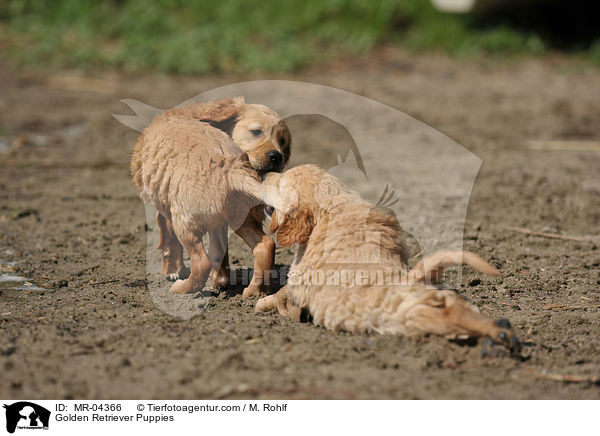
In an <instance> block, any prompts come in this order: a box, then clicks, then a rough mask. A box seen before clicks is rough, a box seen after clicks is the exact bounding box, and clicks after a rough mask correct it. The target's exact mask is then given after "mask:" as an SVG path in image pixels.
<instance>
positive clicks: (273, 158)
mask: <svg viewBox="0 0 600 436" xmlns="http://www.w3.org/2000/svg"><path fill="white" fill-rule="evenodd" d="M267 157H268V158H269V161H270V162H271V164H272V165H273V168H277V167H279V166H280V165H281V162H283V155H282V154H281V153H279V152H278V151H276V150H271V151H270V152H268V153H267Z"/></svg>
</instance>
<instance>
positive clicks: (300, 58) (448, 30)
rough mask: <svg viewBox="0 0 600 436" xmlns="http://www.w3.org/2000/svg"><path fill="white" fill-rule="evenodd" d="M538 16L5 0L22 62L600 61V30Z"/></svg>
mask: <svg viewBox="0 0 600 436" xmlns="http://www.w3.org/2000/svg"><path fill="white" fill-rule="evenodd" d="M532 15H533V16H534V17H536V16H537V15H535V11H534V12H533V14H532ZM537 24H539V17H538V22H537ZM537 24H536V22H535V19H534V25H533V26H530V25H529V24H528V23H527V21H526V20H525V22H524V23H521V22H519V20H515V19H514V17H510V16H502V15H498V16H495V17H493V18H490V17H483V18H482V17H479V16H461V15H449V14H442V13H439V12H437V11H435V10H434V9H433V8H432V7H431V5H430V2H429V0H381V1H375V0H362V1H359V0H330V1H322V0H303V1H296V0H279V1H273V2H266V1H261V2H259V1H256V0H251V1H243V0H221V1H209V0H188V1H184V0H156V1H147V0H146V1H144V0H107V1H94V0H8V1H7V0H0V46H1V47H2V48H3V51H4V52H6V53H7V54H8V56H9V57H10V58H12V59H14V60H16V61H17V63H18V64H20V65H37V66H39V65H43V66H49V67H57V68H64V67H67V68H69V67H73V68H90V69H92V68H106V67H108V68H118V69H122V70H126V71H132V72H139V71H159V72H168V73H181V74H197V73H210V72H247V71H294V70H297V69H299V68H302V67H305V66H308V65H313V64H316V63H322V62H327V61H330V60H332V59H334V58H336V57H339V56H344V55H360V54H364V53H367V52H368V51H369V50H371V49H373V48H374V47H376V46H378V45H381V44H395V45H399V46H402V47H405V48H409V49H412V50H419V51H421V50H440V51H444V52H447V53H450V54H452V55H459V56H474V55H480V54H492V55H512V54H540V53H545V52H547V51H549V50H554V49H567V50H569V51H572V52H575V53H579V54H583V55H584V56H587V57H591V58H593V59H596V60H598V61H599V62H598V63H599V64H600V42H599V41H600V39H597V38H596V37H595V36H593V35H592V37H590V36H588V35H584V37H583V38H581V39H580V40H576V41H570V42H568V43H567V44H566V45H564V44H563V39H561V37H560V36H559V37H558V39H556V38H554V35H553V34H552V32H550V34H549V35H548V34H547V33H548V32H546V30H547V29H544V28H542V29H540V28H539V27H540V26H538V25H537ZM563 45H564V46H563Z"/></svg>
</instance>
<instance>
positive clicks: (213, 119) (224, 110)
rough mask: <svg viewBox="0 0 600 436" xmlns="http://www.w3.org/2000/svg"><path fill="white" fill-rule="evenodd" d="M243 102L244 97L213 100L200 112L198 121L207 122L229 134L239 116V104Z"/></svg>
mask: <svg viewBox="0 0 600 436" xmlns="http://www.w3.org/2000/svg"><path fill="white" fill-rule="evenodd" d="M243 104H244V97H235V98H227V99H225V100H218V101H215V102H213V103H212V104H211V105H210V106H209V107H208V108H207V109H206V110H205V111H204V113H202V114H201V118H200V121H202V122H204V123H208V124H210V125H211V126H213V127H215V128H217V129H219V130H222V131H223V132H225V133H227V134H228V135H229V136H231V134H232V132H233V129H234V127H235V125H236V124H237V122H238V119H239V118H240V116H241V106H242V105H243Z"/></svg>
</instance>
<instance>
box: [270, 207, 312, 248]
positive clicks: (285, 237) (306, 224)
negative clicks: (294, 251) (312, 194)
mask: <svg viewBox="0 0 600 436" xmlns="http://www.w3.org/2000/svg"><path fill="white" fill-rule="evenodd" d="M314 226H315V219H314V216H313V214H312V212H311V211H310V210H308V209H306V208H301V209H300V210H298V211H297V212H296V213H295V214H294V215H293V216H292V215H286V216H285V219H284V220H283V222H282V223H281V224H280V225H279V230H278V231H277V242H279V244H280V245H283V246H287V245H292V244H294V243H295V242H299V243H301V244H306V243H307V242H308V238H310V234H311V233H312V230H313V228H314ZM270 227H271V226H269V229H270Z"/></svg>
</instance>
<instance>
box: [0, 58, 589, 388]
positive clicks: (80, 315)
mask: <svg viewBox="0 0 600 436" xmlns="http://www.w3.org/2000/svg"><path fill="white" fill-rule="evenodd" d="M254 78H258V77H254ZM261 78H262V77H261ZM285 78H286V79H290V80H302V81H306V82H314V83H319V84H326V85H329V86H334V87H337V88H342V89H345V90H348V91H351V92H355V93H357V94H360V95H364V96H367V97H370V98H372V99H376V100H379V101H381V102H383V103H385V104H387V105H390V106H391V107H394V108H396V109H398V110H400V111H403V112H406V113H408V114H410V115H412V116H414V117H415V118H417V119H419V120H421V121H423V122H425V123H427V124H429V125H430V126H432V127H434V128H435V129H437V130H438V131H440V132H443V133H444V134H446V135H448V136H449V137H451V138H453V139H454V140H455V141H457V142H458V143H460V144H462V145H463V146H464V147H466V148H467V149H468V150H470V151H471V152H473V153H475V154H476V155H477V156H479V157H480V158H481V159H483V165H482V167H481V170H480V172H479V174H478V176H477V179H476V183H475V185H474V187H473V193H472V196H471V198H470V202H469V204H468V211H467V219H466V224H465V229H464V245H465V247H466V248H468V249H471V250H473V251H476V252H478V253H480V254H482V256H484V257H486V258H487V259H490V260H491V261H492V263H494V264H495V265H496V266H498V267H499V268H500V269H501V271H502V273H503V278H501V279H491V278H485V277H482V276H481V275H479V274H476V273H475V272H473V271H469V270H464V273H463V276H462V277H461V279H460V282H458V283H457V284H456V287H457V289H458V291H459V292H460V293H461V295H463V296H464V297H465V298H466V299H467V300H469V301H471V302H472V303H474V304H476V305H477V306H479V307H480V308H481V310H482V311H483V312H484V313H486V314H488V315H489V316H491V317H494V318H500V317H507V318H509V319H510V320H511V321H512V322H513V324H514V325H515V326H516V329H517V331H518V334H519V335H520V337H521V338H522V339H523V340H524V341H525V343H526V347H525V349H524V351H523V357H524V359H523V360H522V361H519V360H516V359H511V358H496V359H492V358H486V359H482V358H481V357H480V349H481V348H480V346H478V345H472V344H471V345H465V344H458V343H454V342H449V341H446V340H444V339H442V338H437V337H430V338H420V339H410V338H403V337H392V336H377V335H362V336H361V335H351V334H344V333H333V332H329V331H325V330H323V329H321V328H317V327H315V326H313V325H311V324H295V323H293V322H291V321H288V320H285V319H281V318H279V317H278V316H277V315H274V314H260V315H257V314H255V313H254V310H253V307H254V303H255V301H256V300H255V299H249V300H242V299H241V297H240V296H239V295H238V296H236V295H230V294H222V295H219V296H215V297H213V298H210V300H209V301H208V304H207V306H206V307H205V309H204V310H202V311H201V312H200V314H199V315H197V316H194V317H192V318H190V319H187V320H186V319H182V318H180V317H173V316H171V315H168V314H167V313H165V312H164V311H162V310H161V309H159V308H158V307H157V306H156V304H155V302H154V300H153V299H152V296H151V292H150V291H149V287H150V283H156V284H158V286H162V287H163V289H164V292H168V283H167V282H164V281H163V282H160V279H159V278H155V277H154V276H152V275H150V277H147V275H146V271H147V268H146V257H147V256H146V253H147V250H146V248H147V241H146V231H145V229H146V219H145V214H144V207H143V205H142V203H141V201H140V200H139V198H138V197H137V195H136V192H135V189H134V187H133V185H132V183H131V181H130V177H129V174H128V162H129V155H130V153H131V150H132V147H133V144H134V142H135V138H136V135H137V134H136V132H134V131H133V130H131V129H128V128H126V127H124V126H123V125H121V124H119V123H118V122H116V121H115V120H114V119H113V118H112V116H111V114H112V113H127V112H128V111H127V109H126V108H125V107H124V106H123V105H122V104H121V103H119V100H120V99H122V98H135V99H139V100H141V101H144V102H147V103H149V104H151V105H153V106H156V107H161V108H167V107H171V106H173V105H176V104H179V103H180V102H182V101H184V100H186V99H188V98H190V97H193V96H195V95H197V94H199V93H201V92H203V91H206V90H209V89H211V88H214V87H216V86H220V85H225V84H227V83H232V82H238V81H242V80H248V77H209V78H181V77H155V76H139V77H132V76H119V75H113V74H103V75H100V74H99V75H94V76H81V75H78V74H75V73H69V72H66V73H63V74H49V75H40V74H25V73H15V72H14V71H12V70H11V69H10V68H9V67H8V66H6V65H3V66H1V67H0V259H1V260H2V262H3V263H2V264H1V265H0V268H1V270H0V273H2V274H3V277H7V276H8V275H13V276H14V275H16V276H19V277H24V278H27V279H29V280H30V282H31V283H32V285H27V284H24V283H23V282H21V283H19V286H20V287H21V289H20V290H15V289H12V288H14V287H15V283H8V282H4V283H0V330H1V332H2V334H1V335H0V371H1V373H2V383H0V397H3V398H29V399H36V398H245V397H254V398H342V399H345V398H397V399H417V398H419V399H425V398H429V399H432V398H433V399H442V398H447V399H467V398H468V399H479V398H481V399H499V398H504V399H509V398H514V399H526V398H529V399H542V398H561V399H571V398H572V399H575V398H577V399H599V398H600V386H598V384H594V383H593V382H590V381H585V379H586V378H589V377H592V376H600V323H599V322H598V319H599V314H600V295H599V292H598V289H599V285H600V273H599V271H600V249H599V248H598V246H599V245H600V240H599V239H598V235H599V230H600V178H599V174H600V172H599V171H600V152H599V151H598V149H596V151H593V150H592V151H582V150H559V151H549V150H533V149H531V147H530V145H531V143H530V142H528V141H530V140H569V141H574V140H581V141H598V140H600V99H598V90H599V89H600V72H599V71H598V70H593V69H590V70H586V69H578V68H574V67H572V66H570V65H569V64H567V63H565V62H563V61H561V60H556V59H545V60H536V61H526V62H522V63H513V64H501V65H496V64H487V63H485V64H482V63H475V62H457V61H451V60H448V59H445V58H442V57H435V56H432V57H422V58H413V57H410V56H407V55H405V54H402V53H396V52H391V51H384V52H382V53H381V54H379V55H378V56H375V57H373V58H372V59H370V60H369V62H365V63H351V64H349V63H343V64H340V65H334V66H332V67H330V68H328V69H327V70H314V71H309V72H306V73H304V74H302V75H301V76H290V77H285ZM290 127H291V130H292V134H293V136H294V144H295V149H294V152H293V153H294V162H295V163H298V162H303V161H304V162H306V161H320V160H319V159H322V154H323V153H325V152H324V150H326V149H327V144H331V143H337V142H340V141H341V142H343V141H348V140H349V138H348V133H347V132H346V131H345V130H344V129H343V128H341V127H340V126H339V125H337V124H335V123H333V122H331V121H328V120H326V119H324V118H319V117H309V116H304V117H295V118H293V119H291V120H290ZM324 141H325V142H326V143H327V144H325V145H324V143H323V142H324ZM586 144H589V143H586ZM586 146H588V145H586ZM384 157H385V154H384ZM374 162H376V160H375V161H374ZM381 162H382V165H384V164H386V165H389V159H387V160H386V159H382V161H381ZM369 169H370V170H371V171H373V172H377V170H378V167H377V164H376V163H373V162H371V166H370V168H369ZM401 195H404V196H405V198H407V199H409V200H410V195H411V194H410V190H408V191H407V192H403V193H401ZM399 218H402V217H400V216H399ZM401 221H402V220H401ZM506 226H516V227H523V228H528V229H530V230H532V231H538V232H549V233H556V234H561V235H569V236H576V237H580V238H581V240H563V239H551V238H546V237H539V236H532V235H527V234H523V233H520V232H516V231H514V230H510V229H507V228H506ZM231 257H232V264H233V265H234V266H235V267H236V268H241V267H250V266H251V265H252V258H251V255H250V253H249V252H248V250H247V249H246V248H245V247H244V246H243V244H242V243H241V241H240V240H239V239H238V238H237V237H236V238H232V240H231ZM278 260H279V262H280V263H282V264H286V263H288V262H289V261H290V251H289V250H280V253H279V258H278ZM10 262H16V263H10ZM38 288H39V289H38ZM543 374H546V375H547V374H560V375H576V376H581V378H582V379H583V380H584V381H580V382H574V383H566V382H561V381H554V380H549V379H547V378H543V377H540V375H543Z"/></svg>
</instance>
